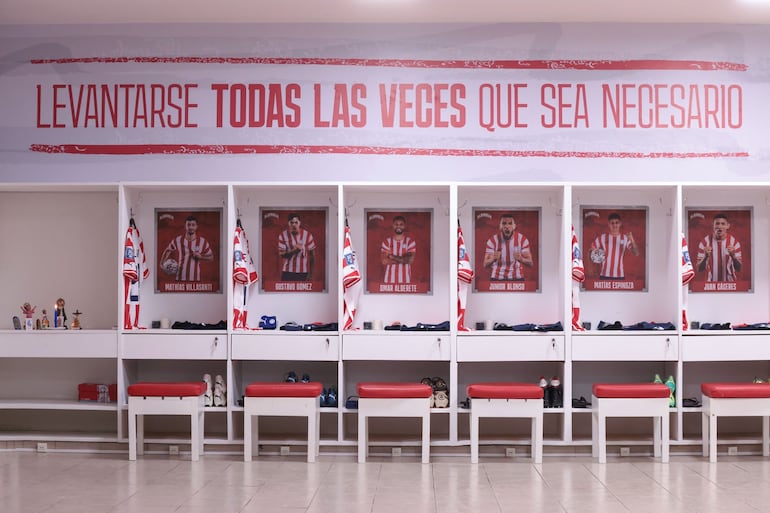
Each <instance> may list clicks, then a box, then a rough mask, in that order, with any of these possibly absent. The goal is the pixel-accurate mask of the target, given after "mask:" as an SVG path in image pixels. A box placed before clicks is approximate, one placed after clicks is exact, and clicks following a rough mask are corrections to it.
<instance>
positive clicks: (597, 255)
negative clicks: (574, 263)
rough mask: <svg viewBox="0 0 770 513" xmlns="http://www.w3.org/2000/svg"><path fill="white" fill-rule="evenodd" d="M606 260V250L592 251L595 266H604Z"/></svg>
mask: <svg viewBox="0 0 770 513" xmlns="http://www.w3.org/2000/svg"><path fill="white" fill-rule="evenodd" d="M604 259H605V256H604V250H603V249H602V248H594V249H592V250H591V262H593V263H595V264H603V263H604Z"/></svg>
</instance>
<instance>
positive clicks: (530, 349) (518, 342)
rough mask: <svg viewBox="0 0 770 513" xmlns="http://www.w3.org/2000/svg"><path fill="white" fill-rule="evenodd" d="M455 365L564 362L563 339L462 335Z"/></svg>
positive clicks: (482, 333) (495, 334) (490, 333)
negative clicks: (502, 362) (505, 362)
mask: <svg viewBox="0 0 770 513" xmlns="http://www.w3.org/2000/svg"><path fill="white" fill-rule="evenodd" d="M457 361H458V362H500V361H508V362H520V361H564V335H562V334H561V333H559V334H548V333H545V334H543V333H538V334H531V335H500V334H499V332H481V333H477V334H472V335H471V334H470V333H461V334H459V335H458V337H457Z"/></svg>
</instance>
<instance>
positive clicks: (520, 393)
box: [466, 383, 543, 399]
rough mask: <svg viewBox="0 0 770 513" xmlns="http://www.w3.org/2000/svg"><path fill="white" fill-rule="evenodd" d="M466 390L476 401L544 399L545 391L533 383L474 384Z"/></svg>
mask: <svg viewBox="0 0 770 513" xmlns="http://www.w3.org/2000/svg"><path fill="white" fill-rule="evenodd" d="M466 390H467V392H468V397H471V398H475V399H542V398H543V389H542V388H541V387H540V386H538V385H533V384H532V383H472V384H470V385H468V388H467V389H466Z"/></svg>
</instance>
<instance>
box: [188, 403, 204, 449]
mask: <svg viewBox="0 0 770 513" xmlns="http://www.w3.org/2000/svg"><path fill="white" fill-rule="evenodd" d="M201 438H203V435H202V433H201V425H200V415H198V413H197V412H195V413H191V414H190V452H191V456H190V458H191V459H192V461H198V460H199V459H200V449H201V447H200V445H201V442H200V441H201Z"/></svg>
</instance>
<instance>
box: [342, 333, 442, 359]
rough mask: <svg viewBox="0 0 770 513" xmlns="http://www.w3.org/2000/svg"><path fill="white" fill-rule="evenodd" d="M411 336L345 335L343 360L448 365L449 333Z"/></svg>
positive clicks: (391, 334)
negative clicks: (446, 362)
mask: <svg viewBox="0 0 770 513" xmlns="http://www.w3.org/2000/svg"><path fill="white" fill-rule="evenodd" d="M409 333H410V334H405V333H403V332H388V331H383V332H382V333H379V334H356V333H351V334H344V335H343V339H342V359H343V360H346V361H347V360H389V361H400V360H404V361H431V360H435V361H449V358H450V354H451V343H450V340H451V339H450V335H449V333H448V332H446V333H443V332H431V333H421V334H414V332H409Z"/></svg>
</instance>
